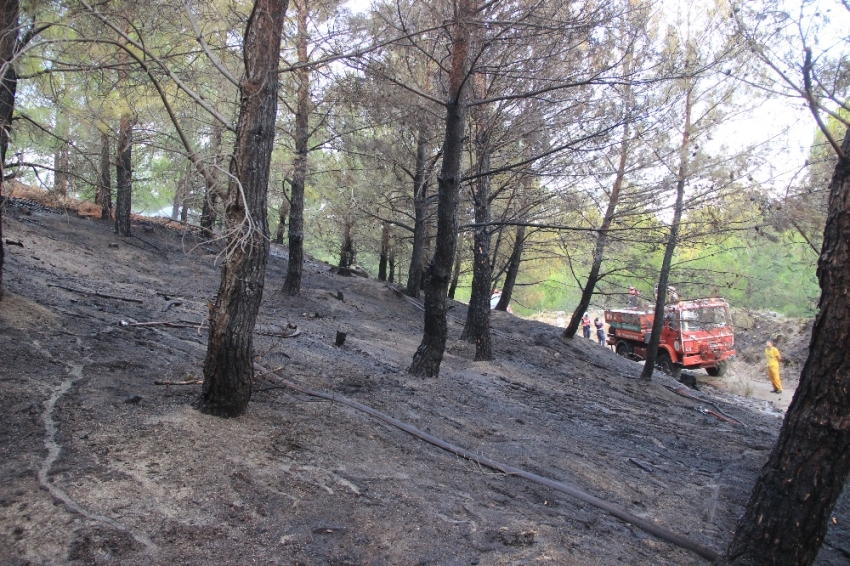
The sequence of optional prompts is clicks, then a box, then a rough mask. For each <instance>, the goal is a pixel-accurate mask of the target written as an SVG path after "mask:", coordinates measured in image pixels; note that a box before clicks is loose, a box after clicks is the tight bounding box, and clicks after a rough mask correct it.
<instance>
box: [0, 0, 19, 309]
mask: <svg viewBox="0 0 850 566" xmlns="http://www.w3.org/2000/svg"><path fill="white" fill-rule="evenodd" d="M19 11H20V6H19V4H18V1H17V0H6V1H4V2H3V6H2V7H0V300H2V299H3V256H4V253H5V251H4V240H3V209H4V208H5V202H4V201H3V198H4V197H3V189H4V188H5V184H6V151H7V150H8V149H9V135H10V133H11V130H12V114H13V112H14V110H15V93H16V91H17V88H18V75H17V73H16V71H15V64H14V58H15V50H16V48H17V46H18V45H17V44H18V27H19V24H18V17H19Z"/></svg>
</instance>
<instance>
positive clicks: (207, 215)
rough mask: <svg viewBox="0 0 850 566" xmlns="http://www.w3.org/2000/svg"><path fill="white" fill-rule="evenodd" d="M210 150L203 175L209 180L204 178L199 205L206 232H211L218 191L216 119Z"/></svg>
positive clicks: (217, 133)
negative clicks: (206, 169)
mask: <svg viewBox="0 0 850 566" xmlns="http://www.w3.org/2000/svg"><path fill="white" fill-rule="evenodd" d="M210 151H211V153H212V167H210V168H209V169H210V171H208V172H207V174H206V175H204V179H205V180H206V179H207V178H209V179H211V181H210V180H206V182H205V183H204V188H205V193H206V194H205V195H204V205H203V207H201V228H204V229H205V230H206V231H207V233H208V234H209V233H212V229H213V226H214V225H215V221H216V216H217V215H218V213H217V211H216V206H217V205H218V199H219V192H220V189H219V183H218V179H219V177H220V175H219V174H218V168H219V165H220V162H221V123H220V122H218V121H216V122H213V130H212V140H211V144H210Z"/></svg>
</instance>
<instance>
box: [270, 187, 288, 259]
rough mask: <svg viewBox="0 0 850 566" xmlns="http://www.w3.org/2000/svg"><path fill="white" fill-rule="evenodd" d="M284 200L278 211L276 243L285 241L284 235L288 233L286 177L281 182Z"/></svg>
mask: <svg viewBox="0 0 850 566" xmlns="http://www.w3.org/2000/svg"><path fill="white" fill-rule="evenodd" d="M280 188H281V192H282V193H283V194H282V200H281V203H280V209H278V211H277V232H276V233H275V236H274V243H275V244H282V243H283V236H284V234H286V219H287V218H289V196H287V194H286V179H284V180H282V181H281V182H280Z"/></svg>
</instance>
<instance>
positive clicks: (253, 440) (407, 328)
mask: <svg viewBox="0 0 850 566" xmlns="http://www.w3.org/2000/svg"><path fill="white" fill-rule="evenodd" d="M136 230H137V233H138V234H139V235H140V236H141V237H142V238H143V239H144V240H140V239H138V238H132V239H122V238H117V237H116V236H114V235H113V234H112V233H111V231H110V230H109V227H108V226H106V225H104V224H101V223H100V222H95V221H85V220H81V219H77V218H69V217H64V216H59V215H51V214H42V213H34V214H32V215H31V216H23V215H20V214H18V213H16V212H15V211H11V212H10V214H9V215H8V217H7V224H6V226H5V227H4V232H5V235H6V236H7V237H9V238H13V239H15V240H19V241H22V242H23V243H24V247H23V248H19V247H13V248H9V254H8V256H7V258H8V260H7V272H6V275H5V277H4V281H6V282H7V285H8V286H7V289H8V290H9V291H10V292H11V294H10V297H9V300H6V301H4V302H3V303H0V387H2V389H3V392H4V395H3V396H2V397H0V411H2V415H3V416H2V418H0V436H1V437H2V439H3V442H2V454H0V474H2V475H0V478H2V481H0V509H2V513H0V563H4V564H7V563H8V564H24V563H28V564H62V563H79V564H106V563H120V564H151V563H156V564H177V563H179V564H209V563H210V562H211V561H214V562H215V563H217V564H249V563H261V564H335V565H343V564H349V565H354V564H363V565H367V564H368V565H373V564H374V565H382V564H387V565H395V564H450V565H452V564H458V565H460V564H494V565H495V564H532V563H535V564H536V563H555V564H602V565H608V564H611V565H613V564H621V563H627V564H670V565H673V564H676V565H678V564H705V563H706V562H705V561H704V560H702V559H700V558H699V557H698V556H696V555H694V554H692V553H690V552H687V551H684V550H682V549H680V548H677V547H674V546H672V545H670V544H668V543H664V542H661V541H659V540H658V539H656V538H654V537H652V536H650V535H648V534H646V533H645V532H643V531H642V530H640V529H637V528H635V527H632V526H630V525H628V524H625V523H623V522H621V521H619V520H617V519H614V518H612V517H610V516H608V515H606V514H604V513H602V512H600V511H599V510H598V509H596V508H594V507H592V506H589V505H587V504H585V503H581V502H580V501H578V500H575V499H572V498H570V497H568V496H566V495H564V494H560V493H558V492H556V491H553V490H551V489H549V488H545V487H542V486H539V485H536V484H532V483H529V482H527V481H525V480H523V479H520V478H516V477H511V476H506V475H504V474H499V473H495V472H493V471H492V470H488V469H486V468H482V467H480V466H477V465H475V464H473V463H470V462H469V461H467V460H463V459H459V458H458V457H457V456H453V455H450V454H448V453H446V452H444V451H441V450H438V449H436V448H434V447H432V446H430V445H427V444H425V443H423V442H422V441H419V440H417V439H414V438H413V437H411V436H410V435H408V434H406V433H404V432H401V431H399V430H397V429H395V428H393V427H389V426H388V425H385V424H382V423H380V422H378V421H375V420H374V419H373V418H371V417H369V416H368V415H365V414H363V413H361V412H359V411H356V410H354V409H351V408H348V407H344V406H342V405H340V404H339V403H333V402H327V401H320V400H316V399H314V398H311V397H306V396H303V395H299V394H293V393H292V392H290V391H289V390H287V389H284V388H282V387H281V386H280V383H279V381H278V380H277V379H276V378H274V377H271V376H268V375H259V376H258V377H257V380H256V383H255V391H254V396H253V398H252V402H251V406H250V408H249V411H248V413H247V414H246V415H244V416H243V417H241V418H239V419H232V420H222V419H216V418H212V417H208V416H206V415H201V414H199V413H198V412H197V411H195V410H194V409H192V408H191V405H190V403H191V401H192V400H193V399H194V398H195V397H196V396H197V394H198V391H199V386H197V385H191V386H158V385H155V384H154V382H155V381H157V380H160V381H175V382H176V381H189V380H193V379H198V378H199V377H200V375H201V368H200V364H201V362H202V360H203V353H204V349H205V340H206V336H205V332H204V330H203V327H202V326H200V323H201V322H202V321H203V319H204V317H205V313H206V309H207V301H208V300H210V299H211V298H212V297H213V296H214V293H215V290H216V288H217V285H218V268H217V267H216V266H215V264H214V261H215V255H214V254H213V253H209V250H208V249H207V248H209V246H205V245H200V246H198V245H196V244H197V242H196V241H195V240H194V239H193V237H192V236H191V235H183V234H180V233H177V232H173V231H167V230H163V229H161V228H155V230H154V232H153V233H144V232H142V231H141V229H140V227H136ZM110 244H117V248H116V247H110ZM210 249H212V248H210ZM212 251H215V250H214V249H213V250H212ZM284 257H285V250H282V249H280V248H277V247H276V248H275V252H274V254H273V257H272V258H271V261H270V267H269V273H268V276H267V280H266V288H265V292H264V300H263V305H262V308H261V313H260V321H259V323H260V324H261V325H265V327H266V328H270V327H271V328H273V327H280V326H285V325H286V324H287V323H293V324H297V325H298V327H299V329H300V330H301V335H299V336H298V337H295V338H278V337H273V336H266V335H257V336H256V337H255V340H256V343H255V348H256V353H257V359H258V362H260V363H261V364H262V365H263V366H264V367H268V368H273V369H275V370H276V371H277V373H279V374H280V375H282V376H285V377H286V378H288V379H290V380H293V381H297V382H299V383H301V384H303V385H304V386H306V387H310V388H314V389H320V390H323V391H327V392H331V393H336V394H339V395H344V396H346V397H349V398H352V399H354V400H356V401H359V402H361V403H365V404H367V405H370V406H372V407H375V408H376V409H378V410H380V411H382V412H384V413H387V414H389V415H391V416H393V417H395V418H397V419H399V420H402V421H405V422H407V423H410V424H411V425H413V426H415V427H417V428H419V429H421V430H423V431H425V432H428V433H430V434H432V435H435V436H438V437H440V438H443V439H445V440H447V441H449V442H452V443H454V444H457V445H459V446H461V447H463V448H465V449H466V450H470V451H472V452H474V453H477V454H481V455H486V456H488V457H490V458H492V459H494V460H499V461H502V462H506V463H509V464H511V465H513V466H517V467H520V468H523V469H525V470H528V471H530V472H532V473H534V474H538V475H540V476H544V477H547V478H551V479H554V480H557V481H561V482H565V483H569V484H571V485H574V486H576V487H577V488H579V489H581V490H583V491H586V492H588V493H590V494H592V495H594V496H596V497H599V498H602V499H604V500H606V501H609V502H611V503H613V504H616V505H618V506H620V507H622V508H624V509H626V510H628V511H629V512H631V513H633V514H635V515H638V516H640V517H644V518H647V519H649V520H651V521H653V522H656V523H657V524H659V525H661V526H664V527H666V528H668V529H670V530H673V531H675V532H677V533H679V534H681V535H683V536H686V537H688V538H690V539H692V540H695V541H697V542H698V543H699V544H702V545H705V546H708V547H710V548H714V549H720V548H722V547H723V545H724V544H725V542H726V541H727V540H728V538H729V536H730V532H731V530H732V528H733V527H734V522H735V520H736V518H737V517H738V516H739V514H740V513H741V510H742V506H743V504H744V503H745V501H746V498H747V495H748V493H749V491H750V489H751V487H752V484H753V482H754V480H755V478H756V476H757V474H758V471H759V469H760V467H761V465H762V464H763V462H764V460H765V459H766V457H767V454H768V451H769V450H770V448H771V446H772V444H773V441H774V439H775V436H776V433H777V430H778V427H779V424H780V420H779V418H778V417H776V416H773V415H770V414H765V413H763V412H760V411H758V410H752V409H750V408H748V407H744V406H741V405H739V404H735V403H732V402H729V401H730V397H729V396H727V395H725V394H724V393H723V392H722V391H720V392H717V393H716V394H715V393H712V390H710V389H708V388H706V390H705V391H704V392H703V393H704V394H706V395H708V397H704V401H701V400H700V401H698V400H694V399H689V398H685V397H682V396H679V395H677V394H675V393H674V391H673V390H671V388H672V389H675V387H676V384H675V383H671V382H669V381H667V380H665V379H663V378H659V379H657V380H655V381H653V382H652V383H651V384H649V385H642V384H640V383H638V382H637V381H636V380H635V378H636V377H637V375H638V373H639V366H637V365H636V364H634V363H632V362H629V361H627V360H624V359H621V358H618V357H617V356H615V355H614V354H613V353H612V352H610V351H608V350H606V349H604V348H600V347H598V346H595V345H594V344H592V343H591V342H590V341H584V340H577V341H573V342H570V343H564V342H561V341H560V340H559V339H558V338H557V335H558V332H557V331H556V330H555V329H554V328H552V327H551V326H548V325H545V324H542V323H538V322H533V321H526V320H521V319H518V318H515V317H513V316H511V315H508V314H506V313H494V328H495V329H496V330H497V331H498V334H497V335H496V336H495V338H494V348H495V352H496V355H497V360H496V361H494V362H486V363H485V362H473V361H472V357H473V353H474V347H473V346H472V345H470V344H467V343H464V342H460V341H458V337H459V335H460V331H461V326H460V325H459V324H457V323H454V322H452V323H451V324H450V341H449V345H448V351H447V353H446V357H445V360H444V365H443V369H442V373H441V376H440V378H439V379H435V380H421V379H414V378H412V377H411V376H409V375H408V374H407V373H406V371H405V369H406V367H407V365H408V364H409V362H410V359H411V357H412V354H413V352H414V350H415V349H416V346H417V345H418V343H419V340H420V337H421V335H420V332H421V312H420V311H419V310H418V309H417V308H416V307H415V306H414V305H412V304H411V303H410V302H409V301H407V300H405V299H404V298H401V297H399V296H397V295H396V294H395V293H393V292H392V291H391V290H390V289H388V288H387V287H386V286H385V285H383V284H379V283H378V282H375V281H371V280H363V279H352V278H342V277H338V276H336V275H333V274H330V273H329V272H328V271H327V266H326V265H324V264H321V263H318V262H309V263H308V265H307V266H306V269H305V288H304V291H303V292H302V294H301V295H300V296H298V297H295V298H288V297H284V296H282V295H281V294H280V293H279V292H278V289H279V288H280V287H281V285H282V282H283V277H284V273H285V260H284V259H283V258H284ZM57 285H58V286H59V287H57ZM62 287H65V288H72V289H75V290H76V291H69V290H67V289H63V288H62ZM340 291H341V292H342V293H343V297H344V300H342V301H341V300H338V299H337V298H336V295H337V293H338V292H340ZM95 293H97V294H95ZM98 294H99V295H100V296H98ZM104 295H106V296H111V297H122V298H125V299H136V300H139V301H141V302H140V303H137V302H132V301H126V300H120V299H116V298H109V297H104ZM452 312H453V313H455V317H457V318H458V319H460V320H463V306H462V305H460V304H458V305H457V306H456V308H455V309H454V310H453V311H452ZM162 320H169V321H189V322H192V323H197V324H198V325H199V327H163V326H148V327H144V326H130V325H122V323H121V321H124V323H130V324H132V323H134V322H148V321H162ZM340 329H342V330H344V331H346V332H347V333H348V340H347V341H346V343H345V345H344V346H343V347H341V348H337V347H335V346H333V341H334V334H335V333H336V331H337V330H340ZM709 401H710V402H713V403H715V404H717V405H718V406H719V407H722V410H723V411H724V412H726V413H728V414H729V415H730V416H732V417H734V418H735V419H738V420H739V421H741V422H742V423H743V426H737V425H734V424H730V423H729V422H724V421H722V420H719V419H717V418H715V417H713V416H711V415H710V414H705V413H703V412H700V410H699V409H700V408H706V407H708V406H709V405H708V404H707V403H708V402H709ZM835 517H836V518H835V523H834V524H833V525H831V527H830V532H829V536H828V538H827V542H826V544H825V545H824V548H823V550H822V552H821V554H820V556H819V558H818V563H819V564H822V565H825V564H846V563H847V560H848V556H850V539H848V531H847V528H846V526H847V525H848V524H850V510H849V509H848V505H847V501H846V498H842V500H841V502H840V504H839V506H838V508H837V509H836V513H835Z"/></svg>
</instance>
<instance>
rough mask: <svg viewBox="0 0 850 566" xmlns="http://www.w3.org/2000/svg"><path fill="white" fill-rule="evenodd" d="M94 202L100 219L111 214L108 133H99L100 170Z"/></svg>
mask: <svg viewBox="0 0 850 566" xmlns="http://www.w3.org/2000/svg"><path fill="white" fill-rule="evenodd" d="M94 200H95V204H97V205H98V206H100V218H101V220H108V219H109V218H110V217H111V216H112V164H111V163H110V161H109V134H108V133H107V132H101V134H100V171H98V175H97V189H96V191H95V197H94Z"/></svg>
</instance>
